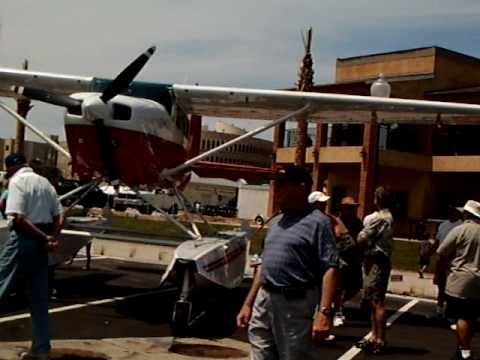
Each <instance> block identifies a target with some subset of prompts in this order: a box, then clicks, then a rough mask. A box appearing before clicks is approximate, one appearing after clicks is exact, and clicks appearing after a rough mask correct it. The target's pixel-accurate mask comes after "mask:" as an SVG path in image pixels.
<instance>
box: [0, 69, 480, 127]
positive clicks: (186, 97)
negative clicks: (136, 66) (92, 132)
mask: <svg viewBox="0 0 480 360" xmlns="http://www.w3.org/2000/svg"><path fill="white" fill-rule="evenodd" d="M109 82H111V80H108V79H102V78H97V77H85V76H72V75H63V74H55V73H46V72H34V71H27V70H15V69H6V68H0V96H10V97H15V96H17V95H16V94H15V93H14V92H12V91H11V89H10V88H11V87H12V86H24V87H32V88H39V89H45V90H48V91H51V92H55V93H58V94H71V93H74V92H88V91H96V92H101V91H103V90H104V88H105V87H106V86H107V85H108V83H109ZM124 93H126V94H128V95H131V96H137V97H147V98H150V99H153V100H157V101H161V102H164V101H165V97H166V96H168V95H167V94H168V93H170V94H171V96H172V97H174V98H175V99H173V101H175V102H176V104H177V105H179V106H180V107H181V108H182V109H183V110H184V111H185V112H187V113H191V114H196V115H202V116H213V117H228V118H238V119H262V120H271V119H276V118H280V117H282V116H285V115H287V114H289V113H292V112H293V111H295V110H298V109H300V108H302V107H304V106H305V105H307V104H309V105H310V111H309V115H308V119H309V120H310V121H314V122H323V123H365V122H369V121H370V120H371V114H372V111H375V112H376V113H377V116H378V121H379V122H384V123H407V124H408V123H412V124H435V123H438V121H441V123H442V124H457V125H460V124H478V123H480V117H479V116H480V106H479V105H472V104H459V103H447V102H439V101H425V100H410V99H395V98H377V97H371V96H358V95H343V94H331V93H315V92H312V93H306V92H298V91H286V90H260V89H241V88H230V87H214V86H196V85H180V84H160V83H147V82H139V81H134V82H133V83H132V84H131V85H130V87H129V89H127V90H126V91H125V92H124ZM157 98H158V99H157ZM439 114H441V117H440V118H439V117H438V115H439Z"/></svg>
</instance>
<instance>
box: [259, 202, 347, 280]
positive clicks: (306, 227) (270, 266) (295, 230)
mask: <svg viewBox="0 0 480 360" xmlns="http://www.w3.org/2000/svg"><path fill="white" fill-rule="evenodd" d="M337 265H338V253H337V247H336V243H335V238H334V236H333V233H332V227H331V224H330V220H329V219H328V217H327V216H325V215H324V214H322V213H321V212H320V211H319V210H317V209H312V208H310V207H308V208H305V209H302V210H301V211H297V212H295V213H287V214H280V215H278V216H277V217H275V218H274V219H273V220H272V224H271V226H270V229H269V231H268V233H267V237H266V239H265V249H264V251H263V255H262V282H263V283H264V284H265V283H268V284H271V285H274V286H303V285H307V286H312V285H320V283H321V279H322V276H323V273H324V272H325V270H326V269H327V268H329V267H336V266H337Z"/></svg>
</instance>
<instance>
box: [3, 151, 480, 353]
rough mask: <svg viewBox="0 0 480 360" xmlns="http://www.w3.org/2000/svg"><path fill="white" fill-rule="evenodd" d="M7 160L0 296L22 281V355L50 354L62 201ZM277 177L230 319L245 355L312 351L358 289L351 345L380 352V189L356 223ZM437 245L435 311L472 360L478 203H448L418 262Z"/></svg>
mask: <svg viewBox="0 0 480 360" xmlns="http://www.w3.org/2000/svg"><path fill="white" fill-rule="evenodd" d="M5 166H6V169H7V176H6V177H7V178H8V189H7V191H8V192H5V193H6V194H7V195H6V196H2V197H0V209H1V210H2V213H3V214H5V215H6V216H7V217H8V219H9V222H10V225H9V230H10V236H9V238H8V240H7V242H6V244H5V245H4V246H3V248H2V249H1V250H0V301H2V300H3V299H4V298H5V297H6V296H8V295H9V293H10V292H11V291H12V289H13V288H14V287H15V286H18V283H20V284H22V285H24V286H25V287H26V289H27V293H28V295H29V302H30V313H31V318H32V345H31V349H30V351H28V352H26V353H24V354H22V355H21V359H24V360H48V359H49V352H50V349H51V346H50V332H49V316H48V298H49V285H48V283H49V270H48V252H49V251H52V250H54V249H55V248H56V247H57V245H58V240H57V239H58V236H59V233H60V228H61V226H62V222H63V214H62V206H61V204H60V202H59V200H58V197H57V194H56V192H55V189H54V187H53V186H52V185H51V184H50V183H49V181H48V180H47V179H46V178H44V177H42V176H40V175H38V174H36V173H35V172H34V170H33V169H32V168H31V167H29V166H28V164H27V161H26V159H25V157H24V156H23V155H22V154H11V155H9V156H8V157H6V159H5ZM275 181H276V186H277V187H278V199H277V200H278V205H279V208H280V213H279V214H278V215H277V216H275V217H274V218H273V219H272V221H271V224H270V227H269V230H268V233H267V236H266V238H265V241H264V250H263V254H262V264H261V266H260V268H259V269H258V271H257V272H256V274H255V277H254V280H253V283H252V286H251V288H250V291H249V293H248V295H247V297H246V299H245V301H244V304H243V306H242V308H241V309H240V312H239V313H238V315H237V325H238V326H239V327H243V328H245V327H248V336H249V341H250V345H251V359H253V360H273V359H282V360H283V359H304V360H308V359H317V358H319V353H320V352H321V347H320V346H319V345H321V344H322V343H324V342H326V341H331V340H333V339H334V335H333V334H332V328H333V327H334V326H342V325H344V324H345V321H346V318H345V314H344V312H343V305H344V303H345V302H346V301H348V300H350V299H351V298H352V297H353V296H355V295H356V294H357V293H359V291H361V294H362V308H364V309H369V311H370V317H371V333H370V336H368V337H366V338H364V339H362V340H360V341H359V342H358V343H357V344H356V346H357V347H358V348H360V349H362V350H363V351H364V352H365V353H368V354H373V355H378V354H383V353H385V350H386V344H387V342H386V310H385V295H386V292H387V288H388V282H389V278H390V271H391V268H392V264H391V255H392V248H393V225H394V220H393V216H392V214H391V212H390V210H389V208H390V193H389V191H388V189H387V188H385V187H382V186H380V187H378V188H377V189H376V190H375V193H374V204H375V207H376V210H375V211H374V212H372V213H371V214H369V215H367V216H366V217H365V218H364V219H363V221H362V220H361V219H359V218H358V217H357V208H358V206H359V204H358V203H357V202H356V201H355V199H354V198H352V197H345V198H343V199H342V200H341V202H340V204H338V213H337V214H336V215H335V216H333V215H332V214H329V213H328V212H327V208H328V207H327V204H328V202H329V201H330V200H331V199H330V196H329V195H328V194H326V193H324V192H319V191H314V192H311V190H312V179H311V177H310V174H309V173H308V171H307V170H305V169H303V168H300V167H296V166H289V167H286V168H284V169H281V170H280V171H279V172H278V174H277V176H276V179H275ZM435 251H436V252H437V253H438V255H439V260H438V262H437V268H436V271H435V275H434V283H435V284H437V286H438V288H439V292H438V293H439V295H438V306H437V311H438V313H439V314H442V315H443V314H445V316H446V317H447V318H451V319H454V320H455V321H456V324H455V325H456V334H457V351H456V353H455V358H456V359H472V354H471V342H472V337H473V329H474V324H475V321H476V319H477V318H478V317H480V203H479V202H476V201H473V200H469V201H468V202H467V203H466V204H465V206H464V207H463V208H461V209H459V208H454V207H451V208H450V211H449V219H448V220H447V221H445V222H444V223H442V224H441V225H440V226H439V228H438V232H437V234H436V237H435V241H434V242H433V244H431V245H429V246H428V247H422V253H421V266H425V265H427V264H428V261H427V260H428V258H429V257H430V256H431V255H432V253H433V252H435ZM423 270H425V269H423V268H422V269H421V274H422V275H423ZM445 304H446V308H445Z"/></svg>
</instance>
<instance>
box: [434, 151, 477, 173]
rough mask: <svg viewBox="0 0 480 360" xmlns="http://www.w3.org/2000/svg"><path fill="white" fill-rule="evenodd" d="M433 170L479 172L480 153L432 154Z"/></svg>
mask: <svg viewBox="0 0 480 360" xmlns="http://www.w3.org/2000/svg"><path fill="white" fill-rule="evenodd" d="M432 171H433V172H480V155H470V156H433V161H432Z"/></svg>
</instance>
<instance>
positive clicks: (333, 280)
mask: <svg viewBox="0 0 480 360" xmlns="http://www.w3.org/2000/svg"><path fill="white" fill-rule="evenodd" d="M337 283H338V269H337V268H334V267H331V268H329V269H328V270H327V271H326V272H325V274H324V275H323V280H322V291H321V299H320V309H322V308H323V309H324V308H327V309H331V307H332V301H333V297H334V295H335V289H336V288H337ZM331 328H332V319H331V318H330V317H328V316H326V315H325V314H322V313H321V312H319V311H317V312H316V313H315V316H314V320H313V327H312V337H313V340H314V341H315V342H317V343H318V342H321V341H323V340H325V339H326V338H327V336H328V335H329V333H330V330H331Z"/></svg>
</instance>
